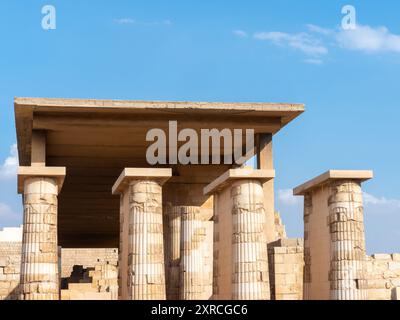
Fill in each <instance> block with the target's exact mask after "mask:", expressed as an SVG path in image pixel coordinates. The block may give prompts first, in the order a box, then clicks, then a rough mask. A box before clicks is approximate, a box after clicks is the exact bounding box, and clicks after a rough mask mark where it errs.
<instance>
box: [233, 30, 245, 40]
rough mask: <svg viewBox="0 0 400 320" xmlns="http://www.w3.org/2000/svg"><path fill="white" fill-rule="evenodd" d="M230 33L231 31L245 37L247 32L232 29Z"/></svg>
mask: <svg viewBox="0 0 400 320" xmlns="http://www.w3.org/2000/svg"><path fill="white" fill-rule="evenodd" d="M232 33H233V34H234V35H235V36H237V37H240V38H245V37H247V32H246V31H243V30H233V31H232Z"/></svg>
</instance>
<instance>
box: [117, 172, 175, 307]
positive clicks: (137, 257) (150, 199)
mask: <svg viewBox="0 0 400 320" xmlns="http://www.w3.org/2000/svg"><path fill="white" fill-rule="evenodd" d="M171 175H172V172H171V170H170V169H130V168H126V169H124V171H123V172H122V173H121V175H120V177H119V178H118V180H117V181H116V183H115V185H114V187H113V193H114V194H121V193H122V194H123V200H122V202H123V205H122V206H121V208H122V210H123V213H122V215H123V216H124V220H125V219H126V220H128V248H127V249H128V250H123V252H121V254H122V255H127V257H128V259H127V262H128V264H127V270H128V297H129V298H130V299H133V300H162V299H165V298H166V287H165V273H164V271H165V270H164V238H163V217H162V187H161V186H162V184H164V182H165V181H166V180H167V179H168V178H169V177H171ZM124 260H126V259H124ZM122 264H123V262H122V259H121V263H120V266H121V270H124V269H123V268H122ZM124 267H126V266H124Z"/></svg>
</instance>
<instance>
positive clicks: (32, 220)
mask: <svg viewBox="0 0 400 320" xmlns="http://www.w3.org/2000/svg"><path fill="white" fill-rule="evenodd" d="M52 169H54V168H52ZM56 169H59V170H58V174H59V176H58V177H57V176H55V177H50V175H47V172H46V167H42V168H39V169H37V168H33V167H20V169H19V174H18V176H19V191H20V192H23V201H24V221H23V238H22V259H21V274H20V299H21V300H58V299H59V281H60V279H59V268H58V246H57V196H58V193H59V189H60V188H61V184H62V182H61V183H60V177H63V176H64V175H65V169H64V168H56ZM50 171H51V170H50ZM52 171H53V172H54V170H52ZM56 171H57V170H56ZM40 175H43V176H41V177H40Z"/></svg>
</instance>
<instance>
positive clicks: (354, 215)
mask: <svg viewBox="0 0 400 320" xmlns="http://www.w3.org/2000/svg"><path fill="white" fill-rule="evenodd" d="M372 177H373V172H372V171H368V170H329V171H327V172H325V173H323V174H321V175H319V176H317V177H315V178H314V179H311V180H309V181H307V182H305V183H303V184H302V185H300V186H298V187H297V188H295V189H294V190H293V194H294V195H303V196H304V240H305V241H304V246H305V247H304V258H305V272H304V281H305V283H304V297H305V299H309V300H328V299H330V300H364V299H367V293H366V274H365V273H366V252H365V236H364V218H363V203H362V190H361V183H362V182H364V181H366V180H369V179H371V178H372Z"/></svg>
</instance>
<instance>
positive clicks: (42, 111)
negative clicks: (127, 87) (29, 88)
mask: <svg viewBox="0 0 400 320" xmlns="http://www.w3.org/2000/svg"><path fill="white" fill-rule="evenodd" d="M14 108H15V122H16V130H17V140H18V153H19V162H20V165H25V166H27V165H30V159H31V140H32V130H52V129H57V128H58V127H62V128H64V129H68V128H69V126H71V127H72V126H81V127H86V126H87V127H90V126H93V124H94V122H95V121H97V122H96V123H100V122H99V121H103V122H102V123H103V124H104V126H107V125H109V124H110V122H111V121H114V122H113V124H114V125H116V126H119V125H126V126H128V125H130V126H132V125H134V123H138V122H139V121H140V122H141V125H143V128H146V125H147V129H148V128H150V127H151V126H152V125H157V124H159V123H160V121H162V120H163V121H164V122H165V120H166V119H171V118H176V120H177V121H182V123H183V125H185V124H186V125H187V126H186V127H189V126H190V125H191V124H199V123H204V124H206V125H209V126H214V127H217V128H218V126H224V128H225V127H226V128H233V127H235V128H236V127H237V128H240V126H244V125H248V126H249V128H250V127H252V128H255V132H256V133H272V134H274V133H276V132H277V131H279V130H280V129H281V128H282V127H284V126H285V125H286V124H288V123H289V122H290V121H292V120H293V119H295V118H296V117H297V116H299V115H300V114H301V113H302V112H304V110H305V109H304V105H303V104H289V103H223V102H164V101H122V100H93V99H58V98H15V100H14ZM135 121H136V122H135Z"/></svg>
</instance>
